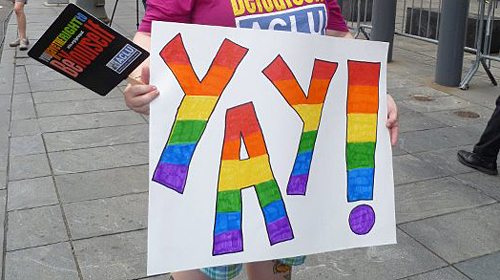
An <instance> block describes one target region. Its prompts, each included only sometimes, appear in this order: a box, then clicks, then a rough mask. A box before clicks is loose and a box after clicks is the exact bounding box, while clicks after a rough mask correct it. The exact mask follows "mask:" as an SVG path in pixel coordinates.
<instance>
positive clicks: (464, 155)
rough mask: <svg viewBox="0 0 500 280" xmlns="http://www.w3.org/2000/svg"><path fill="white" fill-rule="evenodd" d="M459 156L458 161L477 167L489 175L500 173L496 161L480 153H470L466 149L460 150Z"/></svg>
mask: <svg viewBox="0 0 500 280" xmlns="http://www.w3.org/2000/svg"><path fill="white" fill-rule="evenodd" d="M457 156H458V161H460V162H461V163H463V164H465V165H467V166H469V167H472V168H474V169H477V170H479V171H481V172H483V173H486V174H488V175H497V174H498V170H497V163H496V161H490V160H486V159H484V158H483V157H482V156H480V155H479V154H476V153H470V152H467V151H464V150H460V151H458V153H457Z"/></svg>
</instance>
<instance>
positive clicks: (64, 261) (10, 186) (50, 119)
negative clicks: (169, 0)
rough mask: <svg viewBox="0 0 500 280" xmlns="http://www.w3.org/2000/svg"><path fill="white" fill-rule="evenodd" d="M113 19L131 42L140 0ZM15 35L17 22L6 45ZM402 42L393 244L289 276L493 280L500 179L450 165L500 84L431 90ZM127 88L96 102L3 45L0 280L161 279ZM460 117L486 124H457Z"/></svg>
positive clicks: (425, 48)
mask: <svg viewBox="0 0 500 280" xmlns="http://www.w3.org/2000/svg"><path fill="white" fill-rule="evenodd" d="M108 2H110V1H108ZM41 3H42V1H41V0H30V4H29V5H28V6H27V8H26V12H27V18H28V30H29V31H28V34H29V36H30V39H31V40H32V42H34V41H35V40H36V39H37V38H38V37H39V36H40V34H41V33H42V32H43V31H44V30H45V28H46V26H48V24H50V22H52V20H53V19H54V17H55V16H56V15H57V14H58V12H59V10H60V8H46V7H43V6H42V5H41ZM111 4H113V3H108V5H109V6H108V7H107V8H108V11H110V10H111V8H112V7H111V6H110V5H111ZM115 23H116V25H115V27H116V28H117V29H118V30H119V31H120V32H123V33H124V34H126V35H127V36H129V37H131V36H132V35H133V33H134V31H135V1H131V0H121V1H120V2H119V5H118V15H117V16H116V17H115ZM15 32H16V29H15V25H14V22H13V21H12V20H11V25H9V27H8V30H7V38H6V40H7V42H8V41H10V40H12V39H14V37H15ZM395 41H396V48H395V50H394V60H395V62H394V63H392V64H390V65H389V75H388V76H389V81H388V87H389V90H390V92H391V93H392V95H393V96H394V98H395V99H396V100H397V102H398V104H399V108H400V114H401V116H400V118H401V129H402V133H401V140H400V144H399V146H398V147H397V148H395V149H394V176H395V184H396V188H395V194H396V216H397V221H398V231H397V232H398V244H397V245H391V246H381V247H374V248H363V249H354V250H346V251H341V252H334V253H325V254H318V255H313V256H310V257H309V258H308V260H307V263H306V264H305V265H303V266H301V267H299V268H297V269H295V271H294V279H298V280H305V279H308V280H309V279H407V280H417V279H426V280H438V279H439V280H442V279H453V280H461V279H496V280H498V279H500V276H499V275H500V268H499V267H500V266H498V263H499V262H500V219H499V218H498V217H499V216H500V203H499V201H500V177H498V176H497V177H494V176H487V175H483V174H481V173H478V172H474V171H473V170H471V169H469V168H466V167H464V166H462V165H460V164H459V163H457V161H456V159H455V157H456V151H457V150H458V149H460V148H463V147H465V148H470V147H471V145H472V144H473V143H474V142H475V141H476V140H477V139H478V136H479V134H480V133H481V131H482V129H483V128H484V126H485V123H486V121H487V120H488V118H489V115H490V114H491V112H492V109H493V108H494V100H495V99H496V97H497V95H498V89H497V88H495V87H493V86H490V85H489V84H488V80H487V78H486V77H485V76H484V73H481V74H480V75H479V76H478V77H476V78H474V79H473V81H472V83H471V89H470V90H469V91H460V90H458V89H454V88H443V87H439V86H437V85H434V84H433V83H432V78H433V75H434V63H435V57H434V56H435V53H436V46H434V45H430V44H428V43H423V42H419V41H415V40H409V39H405V38H402V37H397V38H396V40H395ZM468 58H470V56H468ZM466 65H467V66H468V63H466ZM493 72H494V73H495V74H497V77H498V76H500V75H498V74H499V73H500V70H498V69H494V71H493ZM122 89H123V86H120V87H118V88H117V89H115V90H114V91H113V92H112V93H110V95H109V96H108V97H106V98H101V97H99V96H97V95H96V94H94V93H91V92H89V91H88V90H86V89H84V88H82V87H81V86H80V85H78V84H76V83H73V82H71V81H69V80H67V79H65V78H64V77H63V76H61V75H59V74H57V73H54V72H53V71H51V70H49V69H48V68H46V67H45V66H42V65H40V64H38V63H37V62H35V61H33V60H31V59H29V58H27V56H26V52H21V51H18V50H15V49H13V48H10V47H8V46H7V47H5V48H4V51H3V55H2V61H1V64H0V212H1V213H0V225H2V226H3V227H4V229H0V240H3V246H0V248H1V250H2V251H3V254H0V261H1V262H2V264H3V265H2V266H0V270H1V275H2V280H21V279H22V280H25V279H37V280H45V279H47V280H49V279H50V280H58V279H64V280H73V279H75V280H77V279H80V280H84V279H85V280H90V279H93V280H95V279H97V280H104V279H109V280H113V279H117V280H118V279H119V280H122V279H155V280H157V279H165V278H166V277H165V276H156V277H150V278H146V275H145V270H146V228H147V188H148V186H147V157H148V144H147V141H148V139H147V135H148V134H147V130H148V121H147V118H144V117H142V116H140V115H137V114H135V113H133V112H131V111H129V110H128V109H127V107H126V106H125V105H124V103H123V100H122V97H121V90H122ZM415 96H420V97H425V98H426V99H429V101H419V100H417V99H415ZM425 98H424V99H425ZM420 99H422V98H420ZM460 110H468V111H473V112H475V113H477V114H479V116H480V117H479V118H476V119H466V118H461V117H458V116H457V115H455V112H457V111H460ZM242 279H245V278H244V277H243V276H240V277H239V278H238V280H242Z"/></svg>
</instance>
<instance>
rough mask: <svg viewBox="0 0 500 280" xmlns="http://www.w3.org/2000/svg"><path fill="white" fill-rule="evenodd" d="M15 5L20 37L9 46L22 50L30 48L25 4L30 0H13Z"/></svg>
mask: <svg viewBox="0 0 500 280" xmlns="http://www.w3.org/2000/svg"><path fill="white" fill-rule="evenodd" d="M11 1H12V4H13V5H14V12H15V13H16V19H17V32H18V33H17V35H18V38H17V39H16V40H14V41H13V42H11V43H10V44H9V46H11V47H17V46H19V49H20V50H22V51H25V50H27V49H28V45H29V41H28V37H27V36H26V14H25V13H24V5H26V4H27V2H28V0H11Z"/></svg>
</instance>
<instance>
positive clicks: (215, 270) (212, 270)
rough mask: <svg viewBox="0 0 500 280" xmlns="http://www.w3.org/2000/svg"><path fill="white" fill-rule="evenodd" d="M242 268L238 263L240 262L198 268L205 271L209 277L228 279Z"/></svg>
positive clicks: (218, 279) (220, 279)
mask: <svg viewBox="0 0 500 280" xmlns="http://www.w3.org/2000/svg"><path fill="white" fill-rule="evenodd" d="M242 268H243V265H242V264H241V263H240V264H231V265H223V266H214V267H207V268H202V269H200V271H201V272H203V273H205V275H206V276H208V277H210V279H217V280H229V279H233V278H234V277H236V276H238V274H240V272H241V269H242Z"/></svg>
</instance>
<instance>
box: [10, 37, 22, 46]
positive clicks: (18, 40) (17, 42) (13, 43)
mask: <svg viewBox="0 0 500 280" xmlns="http://www.w3.org/2000/svg"><path fill="white" fill-rule="evenodd" d="M20 43H21V39H19V38H17V39H16V40H14V41H12V42H10V43H9V46H11V47H17V46H19V44H20Z"/></svg>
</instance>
